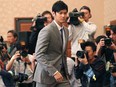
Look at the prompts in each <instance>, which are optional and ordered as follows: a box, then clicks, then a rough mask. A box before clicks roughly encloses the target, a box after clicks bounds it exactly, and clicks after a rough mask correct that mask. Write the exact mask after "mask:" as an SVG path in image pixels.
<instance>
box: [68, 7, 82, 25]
mask: <svg viewBox="0 0 116 87" xmlns="http://www.w3.org/2000/svg"><path fill="white" fill-rule="evenodd" d="M80 16H82V17H83V16H84V13H83V12H78V11H77V9H76V8H75V9H73V11H72V12H70V13H69V17H70V21H69V23H70V24H73V25H75V26H77V25H79V24H80V23H81V22H80V21H79V20H78V17H80Z"/></svg>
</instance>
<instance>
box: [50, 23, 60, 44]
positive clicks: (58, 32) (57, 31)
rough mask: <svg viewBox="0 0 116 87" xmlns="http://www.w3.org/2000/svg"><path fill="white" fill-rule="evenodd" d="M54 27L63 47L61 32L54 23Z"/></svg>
mask: <svg viewBox="0 0 116 87" xmlns="http://www.w3.org/2000/svg"><path fill="white" fill-rule="evenodd" d="M52 26H53V28H54V29H53V30H54V32H55V34H56V36H57V37H58V40H59V42H60V44H61V45H62V38H61V35H60V31H59V30H58V27H57V26H56V24H55V23H54V22H52ZM56 39H57V38H56Z"/></svg>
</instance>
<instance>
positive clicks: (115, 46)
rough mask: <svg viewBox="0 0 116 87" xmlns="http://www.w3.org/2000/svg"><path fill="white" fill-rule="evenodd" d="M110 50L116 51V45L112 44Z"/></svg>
mask: <svg viewBox="0 0 116 87" xmlns="http://www.w3.org/2000/svg"><path fill="white" fill-rule="evenodd" d="M110 48H111V49H112V50H116V45H115V44H114V43H113V42H112V44H111V46H110Z"/></svg>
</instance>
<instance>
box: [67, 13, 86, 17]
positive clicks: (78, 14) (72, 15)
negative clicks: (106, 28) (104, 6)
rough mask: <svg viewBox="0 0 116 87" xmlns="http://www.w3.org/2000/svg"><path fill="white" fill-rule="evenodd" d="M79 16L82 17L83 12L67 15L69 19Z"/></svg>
mask: <svg viewBox="0 0 116 87" xmlns="http://www.w3.org/2000/svg"><path fill="white" fill-rule="evenodd" d="M80 16H82V17H83V16H84V13H83V12H70V13H69V17H80Z"/></svg>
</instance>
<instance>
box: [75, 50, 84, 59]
mask: <svg viewBox="0 0 116 87" xmlns="http://www.w3.org/2000/svg"><path fill="white" fill-rule="evenodd" d="M84 54H85V52H84V51H77V53H76V56H77V57H78V58H84Z"/></svg>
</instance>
